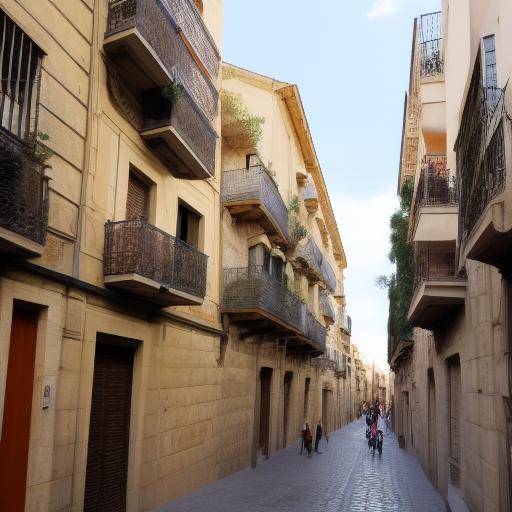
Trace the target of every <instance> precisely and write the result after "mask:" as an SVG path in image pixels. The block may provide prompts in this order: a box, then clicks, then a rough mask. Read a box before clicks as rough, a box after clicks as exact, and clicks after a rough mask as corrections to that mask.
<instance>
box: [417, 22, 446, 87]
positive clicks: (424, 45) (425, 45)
mask: <svg viewBox="0 0 512 512" xmlns="http://www.w3.org/2000/svg"><path fill="white" fill-rule="evenodd" d="M419 47H420V74H421V77H422V78H428V77H433V76H437V75H441V74H443V73H444V62H443V20H442V13H441V12H433V13H430V14H424V15H422V16H421V18H420V23H419Z"/></svg>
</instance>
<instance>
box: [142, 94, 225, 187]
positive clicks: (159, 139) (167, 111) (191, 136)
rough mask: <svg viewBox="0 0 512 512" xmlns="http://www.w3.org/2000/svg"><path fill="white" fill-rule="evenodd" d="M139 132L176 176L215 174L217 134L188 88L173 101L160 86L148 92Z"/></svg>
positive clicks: (193, 177)
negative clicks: (164, 95)
mask: <svg viewBox="0 0 512 512" xmlns="http://www.w3.org/2000/svg"><path fill="white" fill-rule="evenodd" d="M140 135H141V137H142V138H143V139H144V140H145V141H146V143H147V145H148V146H149V147H150V148H151V149H152V150H153V152H154V153H155V154H156V155H157V156H158V157H159V158H160V160H162V162H163V163H164V164H166V166H167V168H168V169H170V170H171V172H172V174H173V175H175V176H176V177H178V178H184V179H207V178H211V177H212V176H214V175H215V148H216V145H217V134H216V133H215V130H214V129H213V128H212V126H211V124H210V122H209V121H208V119H207V118H206V116H205V115H204V114H203V112H201V110H200V109H199V108H198V107H197V105H196V104H195V103H194V101H193V100H192V98H191V96H190V95H189V93H188V92H187V91H186V89H183V91H182V93H181V96H180V97H179V99H178V100H177V102H176V103H174V104H172V103H170V102H169V101H168V100H166V98H164V97H163V96H162V94H161V90H160V89H153V90H151V91H146V92H145V93H144V94H143V123H142V128H141V131H140Z"/></svg>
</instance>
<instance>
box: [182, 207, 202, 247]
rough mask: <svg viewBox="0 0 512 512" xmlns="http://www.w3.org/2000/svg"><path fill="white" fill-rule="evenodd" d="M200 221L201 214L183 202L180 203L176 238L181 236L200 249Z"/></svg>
mask: <svg viewBox="0 0 512 512" xmlns="http://www.w3.org/2000/svg"><path fill="white" fill-rule="evenodd" d="M200 223H201V215H199V214H198V213H197V212H196V211H195V210H193V209H192V208H190V207H189V206H187V205H185V204H183V203H180V204H179V205H178V222H177V226H176V238H179V239H180V240H183V241H184V242H187V244H189V245H191V246H192V247H194V248H195V249H198V248H199V229H200Z"/></svg>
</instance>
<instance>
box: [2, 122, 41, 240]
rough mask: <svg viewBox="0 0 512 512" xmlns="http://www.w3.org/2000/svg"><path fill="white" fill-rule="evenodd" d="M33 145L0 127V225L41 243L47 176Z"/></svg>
mask: <svg viewBox="0 0 512 512" xmlns="http://www.w3.org/2000/svg"><path fill="white" fill-rule="evenodd" d="M32 153H33V148H32V147H31V146H30V145H28V144H27V143H24V142H21V141H19V140H18V139H16V138H15V137H13V136H10V135H8V134H7V133H6V132H5V131H4V130H3V129H1V128H0V227H2V228H4V229H6V230H8V231H11V232H12V233H16V234H17V235H21V236H22V237H24V238H27V239H28V240H31V241H33V242H36V243H37V244H40V245H44V243H45V241H46V228H47V224H48V178H47V177H45V176H44V169H43V166H42V165H41V164H40V163H39V162H37V160H35V159H34V157H33V154H32Z"/></svg>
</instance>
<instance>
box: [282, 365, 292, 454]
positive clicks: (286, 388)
mask: <svg viewBox="0 0 512 512" xmlns="http://www.w3.org/2000/svg"><path fill="white" fill-rule="evenodd" d="M292 378H293V372H285V374H284V382H283V448H286V439H287V437H288V416H289V411H290V394H291V389H292Z"/></svg>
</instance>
